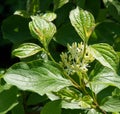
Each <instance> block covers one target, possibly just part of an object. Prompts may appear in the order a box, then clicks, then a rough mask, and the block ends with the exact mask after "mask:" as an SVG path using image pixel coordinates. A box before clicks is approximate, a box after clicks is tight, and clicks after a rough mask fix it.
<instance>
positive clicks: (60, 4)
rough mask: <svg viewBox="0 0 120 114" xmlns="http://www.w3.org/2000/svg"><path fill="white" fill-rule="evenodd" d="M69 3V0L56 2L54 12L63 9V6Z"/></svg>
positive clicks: (57, 0)
mask: <svg viewBox="0 0 120 114" xmlns="http://www.w3.org/2000/svg"><path fill="white" fill-rule="evenodd" d="M68 2H69V0H54V10H56V9H58V8H60V7H62V6H63V5H65V4H66V3H68Z"/></svg>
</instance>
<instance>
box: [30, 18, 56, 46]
mask: <svg viewBox="0 0 120 114" xmlns="http://www.w3.org/2000/svg"><path fill="white" fill-rule="evenodd" d="M29 28H30V31H31V34H32V35H33V37H35V38H37V39H39V40H40V42H41V43H42V44H43V46H44V47H45V48H46V47H47V46H48V44H49V42H50V41H51V39H52V38H53V35H54V34H55V32H56V27H55V25H54V24H53V23H52V22H50V21H47V20H45V19H43V18H41V17H39V16H32V21H31V22H30V23H29Z"/></svg>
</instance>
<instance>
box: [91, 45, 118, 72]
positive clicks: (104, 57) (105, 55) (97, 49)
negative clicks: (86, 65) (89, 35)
mask: <svg viewBox="0 0 120 114" xmlns="http://www.w3.org/2000/svg"><path fill="white" fill-rule="evenodd" d="M90 48H91V53H92V54H93V56H94V58H95V59H97V60H98V61H99V62H100V63H101V64H102V65H103V66H106V67H108V68H110V69H112V70H113V71H117V69H118V65H119V57H118V55H117V53H116V52H115V51H114V50H113V48H112V47H111V46H110V45H108V44H106V43H100V44H94V45H91V46H90Z"/></svg>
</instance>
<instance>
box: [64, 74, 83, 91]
mask: <svg viewBox="0 0 120 114" xmlns="http://www.w3.org/2000/svg"><path fill="white" fill-rule="evenodd" d="M64 75H65V76H66V78H68V79H69V80H70V81H71V82H72V83H73V85H74V87H76V88H77V89H79V90H80V91H82V89H81V87H80V85H79V84H78V83H77V82H75V81H74V80H73V79H72V78H71V77H70V76H69V75H67V74H66V73H65V72H64Z"/></svg>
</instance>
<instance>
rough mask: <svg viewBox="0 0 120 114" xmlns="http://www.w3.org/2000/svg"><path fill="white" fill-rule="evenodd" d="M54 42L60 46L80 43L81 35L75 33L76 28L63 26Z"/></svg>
mask: <svg viewBox="0 0 120 114" xmlns="http://www.w3.org/2000/svg"><path fill="white" fill-rule="evenodd" d="M54 40H55V41H56V42H58V43H59V44H62V45H64V46H67V44H68V43H69V44H72V43H73V42H80V41H81V39H80V38H79V35H78V34H77V33H76V32H75V30H74V28H73V27H72V26H71V25H70V24H69V23H67V24H64V25H62V26H61V27H60V28H59V29H58V31H57V33H56V34H55V38H54Z"/></svg>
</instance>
